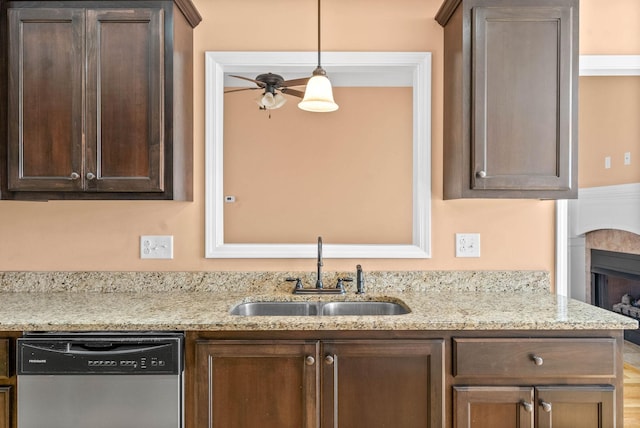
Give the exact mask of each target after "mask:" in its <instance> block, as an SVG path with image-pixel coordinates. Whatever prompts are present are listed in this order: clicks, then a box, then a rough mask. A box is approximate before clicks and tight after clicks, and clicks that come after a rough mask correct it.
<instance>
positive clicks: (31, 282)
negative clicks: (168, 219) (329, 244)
mask: <svg viewBox="0 0 640 428" xmlns="http://www.w3.org/2000/svg"><path fill="white" fill-rule="evenodd" d="M354 276H355V272H346V273H345V272H326V273H325V274H324V276H323V282H324V285H325V288H329V287H334V286H335V284H336V282H337V279H338V278H340V277H342V278H344V277H354ZM287 278H301V279H302V281H303V284H304V286H305V288H308V287H313V286H314V284H315V273H312V272H102V271H95V272H10V271H9V272H0V292H40V293H42V292H102V293H108V292H143V291H144V292H169V291H171V292H176V291H185V292H193V291H235V292H238V291H246V292H250V293H260V292H271V291H284V292H286V291H288V290H292V289H293V283H290V282H287V281H286V279H287ZM365 287H366V289H367V290H369V291H375V292H419V291H442V292H447V291H458V292H460V291H461V292H464V291H505V292H524V291H550V290H551V281H550V274H549V272H545V271H371V272H366V271H365ZM346 289H347V292H348V293H349V292H351V291H352V290H355V284H354V283H347V284H346Z"/></svg>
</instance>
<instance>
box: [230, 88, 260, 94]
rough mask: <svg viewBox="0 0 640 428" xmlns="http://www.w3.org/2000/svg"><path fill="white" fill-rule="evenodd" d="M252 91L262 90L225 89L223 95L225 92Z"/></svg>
mask: <svg viewBox="0 0 640 428" xmlns="http://www.w3.org/2000/svg"><path fill="white" fill-rule="evenodd" d="M254 89H262V88H238V89H227V90H226V91H224V93H225V94H226V93H227V92H240V91H253V90H254Z"/></svg>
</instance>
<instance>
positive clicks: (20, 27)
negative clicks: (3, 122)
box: [8, 8, 85, 191]
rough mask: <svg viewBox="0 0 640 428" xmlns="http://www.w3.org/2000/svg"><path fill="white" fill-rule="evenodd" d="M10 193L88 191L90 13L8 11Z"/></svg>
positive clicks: (42, 10) (61, 10) (70, 11)
mask: <svg viewBox="0 0 640 428" xmlns="http://www.w3.org/2000/svg"><path fill="white" fill-rule="evenodd" d="M8 19H9V85H8V94H9V111H8V114H9V129H8V132H9V135H8V137H9V140H8V176H9V177H8V188H9V190H23V191H25V190H26V191H29V190H53V191H74V190H81V189H82V179H81V174H82V166H83V165H82V138H83V123H82V113H83V93H82V91H83V86H82V84H83V69H84V48H85V46H84V38H83V34H84V22H85V20H84V12H83V10H82V9H44V8H33V9H18V8H16V9H12V8H9V9H8Z"/></svg>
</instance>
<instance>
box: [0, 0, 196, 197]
mask: <svg viewBox="0 0 640 428" xmlns="http://www.w3.org/2000/svg"><path fill="white" fill-rule="evenodd" d="M6 19H7V22H8V35H7V46H8V54H7V59H8V60H7V76H8V82H9V84H8V89H7V90H8V108H7V117H8V121H7V124H8V126H7V128H8V132H7V135H8V139H7V143H6V157H7V161H6V186H2V187H4V189H2V188H0V191H1V192H2V197H3V198H7V199H177V200H192V198H193V195H192V186H193V179H192V166H193V148H192V145H193V136H192V132H193V130H192V128H193V111H192V110H193V106H192V104H193V103H192V93H193V73H192V60H193V42H192V30H193V28H194V27H195V26H196V25H197V24H198V23H199V21H200V16H199V15H198V12H197V10H196V9H195V8H194V6H193V5H192V4H191V3H190V1H188V0H183V1H177V0H176V1H175V2H174V1H170V0H163V1H149V2H140V1H96V2H81V3H79V2H75V1H62V2H60V1H56V2H47V1H36V2H19V1H17V2H9V5H8V8H7V10H6ZM3 150H5V148H3ZM2 181H3V180H2V179H0V182H2Z"/></svg>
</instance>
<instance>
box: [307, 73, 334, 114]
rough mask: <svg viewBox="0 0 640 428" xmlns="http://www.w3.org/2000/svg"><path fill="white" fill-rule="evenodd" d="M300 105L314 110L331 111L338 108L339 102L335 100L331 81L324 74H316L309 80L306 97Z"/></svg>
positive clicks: (308, 109)
mask: <svg viewBox="0 0 640 428" xmlns="http://www.w3.org/2000/svg"><path fill="white" fill-rule="evenodd" d="M298 107H299V108H301V109H302V110H306V111H312V112H330V111H336V110H338V104H336V103H335V101H333V90H332V88H331V82H330V81H329V79H328V78H327V76H324V75H315V76H313V77H312V78H311V79H309V81H308V82H307V88H306V90H305V93H304V98H303V99H302V101H300V103H298Z"/></svg>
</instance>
